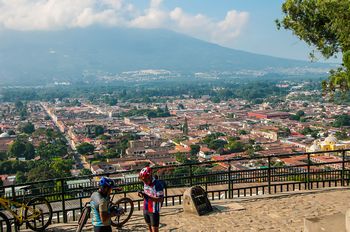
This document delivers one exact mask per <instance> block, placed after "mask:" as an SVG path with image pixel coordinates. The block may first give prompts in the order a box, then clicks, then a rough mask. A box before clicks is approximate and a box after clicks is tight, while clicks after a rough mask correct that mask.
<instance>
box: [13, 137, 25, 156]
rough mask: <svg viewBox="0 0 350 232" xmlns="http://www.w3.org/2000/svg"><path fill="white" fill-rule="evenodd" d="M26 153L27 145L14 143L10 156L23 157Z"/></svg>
mask: <svg viewBox="0 0 350 232" xmlns="http://www.w3.org/2000/svg"><path fill="white" fill-rule="evenodd" d="M25 151H26V145H25V144H24V143H23V142H21V141H18V140H16V141H14V142H13V143H12V144H11V146H10V149H9V154H10V156H14V157H16V158H18V157H23V155H24V153H25Z"/></svg>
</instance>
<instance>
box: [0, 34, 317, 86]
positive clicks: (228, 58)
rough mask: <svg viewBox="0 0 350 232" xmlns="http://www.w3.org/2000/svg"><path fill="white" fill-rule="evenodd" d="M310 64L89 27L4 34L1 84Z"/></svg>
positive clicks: (182, 38)
mask: <svg viewBox="0 0 350 232" xmlns="http://www.w3.org/2000/svg"><path fill="white" fill-rule="evenodd" d="M306 65H308V66H311V65H314V66H315V65H316V66H317V64H310V63H308V62H304V61H296V60H288V59H281V58H275V57H270V56H264V55H257V54H252V53H248V52H243V51H238V50H233V49H228V48H224V47H221V46H218V45H215V44H211V43H207V42H204V41H201V40H198V39H194V38H191V37H188V36H184V35H181V34H177V33H174V32H171V31H166V30H141V29H120V28H117V29H116V28H88V29H74V30H73V29H72V30H68V31H67V30H65V31H49V32H18V31H2V32H0V80H1V81H2V82H3V83H6V82H9V81H10V82H16V83H24V82H33V81H35V82H39V83H42V82H47V81H52V80H72V79H77V78H80V77H81V75H82V73H83V72H84V71H91V72H96V71H103V72H111V73H119V72H123V71H132V70H140V69H167V70H171V71H178V72H185V73H191V72H205V71H234V70H241V69H255V70H256V69H264V68H267V67H272V68H277V67H284V68H285V67H298V66H306Z"/></svg>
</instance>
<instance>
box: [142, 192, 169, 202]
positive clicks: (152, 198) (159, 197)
mask: <svg viewBox="0 0 350 232" xmlns="http://www.w3.org/2000/svg"><path fill="white" fill-rule="evenodd" d="M142 195H143V197H144V198H148V199H151V200H152V201H154V202H163V199H164V196H163V195H160V196H150V195H147V194H146V193H144V192H142Z"/></svg>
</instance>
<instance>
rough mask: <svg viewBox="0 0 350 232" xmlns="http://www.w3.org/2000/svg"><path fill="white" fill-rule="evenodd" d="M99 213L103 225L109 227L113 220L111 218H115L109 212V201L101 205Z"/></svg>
mask: <svg viewBox="0 0 350 232" xmlns="http://www.w3.org/2000/svg"><path fill="white" fill-rule="evenodd" d="M99 212H100V217H101V220H102V223H103V225H105V226H109V220H110V219H111V216H113V215H111V214H110V213H109V212H108V202H107V201H103V202H102V203H101V204H100V205H99Z"/></svg>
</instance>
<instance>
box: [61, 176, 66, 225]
mask: <svg viewBox="0 0 350 232" xmlns="http://www.w3.org/2000/svg"><path fill="white" fill-rule="evenodd" d="M60 182H61V197H62V214H63V222H64V223H67V212H66V201H65V190H64V179H61V180H60Z"/></svg>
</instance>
